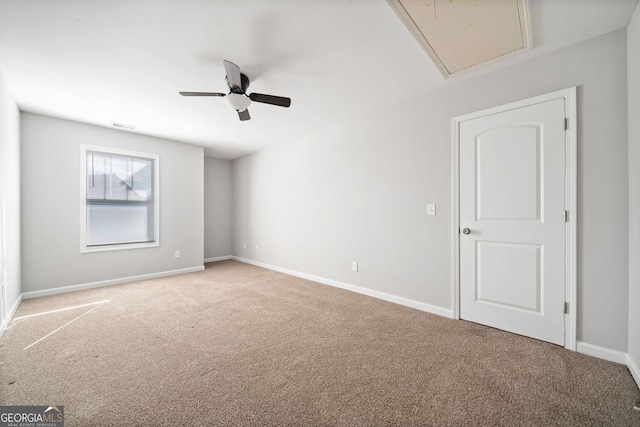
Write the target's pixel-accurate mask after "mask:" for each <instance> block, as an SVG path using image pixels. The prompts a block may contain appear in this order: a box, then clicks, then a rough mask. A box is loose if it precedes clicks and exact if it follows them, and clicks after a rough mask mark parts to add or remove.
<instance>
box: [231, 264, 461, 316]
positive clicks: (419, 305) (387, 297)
mask: <svg viewBox="0 0 640 427" xmlns="http://www.w3.org/2000/svg"><path fill="white" fill-rule="evenodd" d="M232 259H234V260H236V261H240V262H244V263H246V264H252V265H255V266H258V267H262V268H266V269H269V270H274V271H278V272H280V273H284V274H288V275H290V276H295V277H300V278H302V279H307V280H311V281H314V282H318V283H322V284H323V285H329V286H333V287H335V288H340V289H345V290H347V291H352V292H356V293H359V294H363V295H367V296H370V297H373V298H378V299H381V300H384V301H389V302H393V303H396V304H400V305H404V306H406V307H411V308H415V309H417V310H421V311H425V312H427V313H431V314H437V315H438V316H443V317H448V318H450V319H453V310H452V309H448V308H443V307H438V306H435V305H431V304H426V303H423V302H420V301H415V300H412V299H409V298H404V297H399V296H396V295H391V294H387V293H385V292H380V291H374V290H372V289H367V288H363V287H361V286H356V285H350V284H348V283H344V282H339V281H337V280H332V279H327V278H324V277H320V276H314V275H312V274H307V273H301V272H299V271H295V270H289V269H288V268H282V267H277V266H275V265H270V264H265V263H262V262H258V261H253V260H250V259H246V258H240V257H237V256H234V257H232Z"/></svg>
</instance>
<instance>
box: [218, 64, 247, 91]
mask: <svg viewBox="0 0 640 427" xmlns="http://www.w3.org/2000/svg"><path fill="white" fill-rule="evenodd" d="M222 62H223V63H224V70H225V71H226V72H227V82H228V83H229V87H230V88H231V90H232V91H233V92H235V93H244V91H243V90H242V77H240V67H238V66H237V65H236V64H234V63H233V62H229V61H227V60H224V61H222ZM234 89H236V90H234ZM238 91H239V92H238Z"/></svg>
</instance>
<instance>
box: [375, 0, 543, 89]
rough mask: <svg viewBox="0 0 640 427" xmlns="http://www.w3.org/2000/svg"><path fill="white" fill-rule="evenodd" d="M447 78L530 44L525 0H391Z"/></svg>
mask: <svg viewBox="0 0 640 427" xmlns="http://www.w3.org/2000/svg"><path fill="white" fill-rule="evenodd" d="M387 1H388V2H389V4H390V5H391V7H392V8H393V9H394V10H395V11H396V12H397V14H398V16H400V18H401V19H402V21H403V22H404V23H405V25H406V26H407V27H408V28H409V30H410V31H411V32H412V33H413V35H414V36H415V37H416V39H417V40H418V42H419V43H420V44H421V45H422V47H423V48H424V49H425V50H426V51H427V53H428V54H429V56H430V57H431V59H432V60H433V61H434V62H435V64H436V65H437V67H438V68H439V69H440V72H442V74H443V75H444V76H445V77H449V76H450V75H452V74H454V73H458V72H460V71H465V70H469V69H473V68H475V67H478V66H480V65H485V64H488V63H491V62H495V61H497V60H499V59H502V58H505V57H506V56H510V55H513V54H516V53H520V52H524V51H527V50H529V49H531V33H530V19H529V7H528V3H527V0H491V1H487V0H484V1H483V0H421V1H420V0H387Z"/></svg>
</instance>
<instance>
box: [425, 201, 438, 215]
mask: <svg viewBox="0 0 640 427" xmlns="http://www.w3.org/2000/svg"><path fill="white" fill-rule="evenodd" d="M427 215H429V216H435V215H436V205H435V204H433V203H430V204H428V205H427Z"/></svg>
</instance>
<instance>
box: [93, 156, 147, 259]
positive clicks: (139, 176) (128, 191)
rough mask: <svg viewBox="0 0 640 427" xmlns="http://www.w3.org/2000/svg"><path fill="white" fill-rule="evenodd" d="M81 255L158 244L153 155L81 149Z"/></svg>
mask: <svg viewBox="0 0 640 427" xmlns="http://www.w3.org/2000/svg"><path fill="white" fill-rule="evenodd" d="M82 151H83V153H82V158H83V160H84V161H83V170H84V171H85V173H84V177H85V182H84V185H83V187H84V189H85V191H84V198H83V202H84V203H83V204H84V206H83V211H84V215H83V217H84V220H85V221H84V227H83V231H84V232H83V233H82V234H83V244H82V250H83V251H88V252H90V251H93V250H111V249H126V248H133V247H146V246H157V245H158V219H157V218H158V211H157V202H158V197H157V185H158V184H157V178H156V176H157V168H158V156H157V155H152V154H144V153H134V152H128V151H123V150H113V149H107V148H104V147H91V146H83V150H82Z"/></svg>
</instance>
